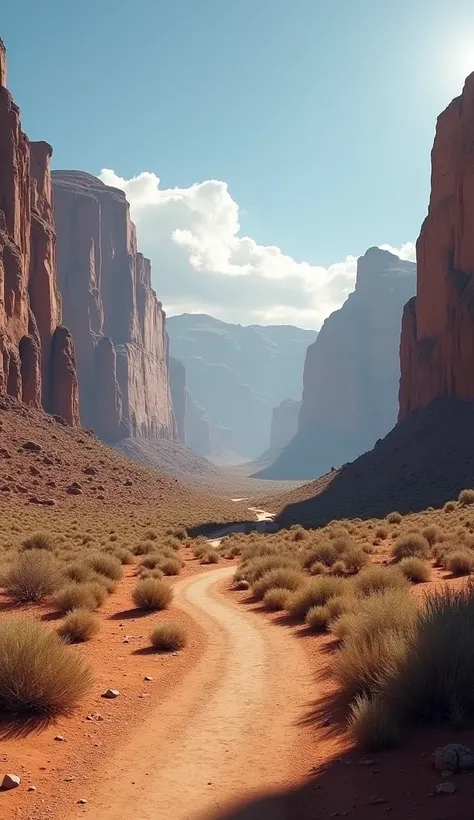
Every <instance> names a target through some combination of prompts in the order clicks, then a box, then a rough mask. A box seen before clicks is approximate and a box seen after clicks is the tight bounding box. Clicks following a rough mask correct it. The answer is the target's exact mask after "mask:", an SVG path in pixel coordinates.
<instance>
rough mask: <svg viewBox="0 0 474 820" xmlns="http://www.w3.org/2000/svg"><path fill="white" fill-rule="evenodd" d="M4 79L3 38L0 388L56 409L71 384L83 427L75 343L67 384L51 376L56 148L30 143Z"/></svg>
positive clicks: (57, 306) (72, 420)
mask: <svg viewBox="0 0 474 820" xmlns="http://www.w3.org/2000/svg"><path fill="white" fill-rule="evenodd" d="M5 82H6V57H5V48H4V46H3V43H1V41H0V391H5V392H7V393H8V394H9V395H11V396H13V397H14V398H16V399H19V400H22V401H24V402H25V403H27V404H30V405H32V406H35V407H39V406H41V405H42V406H43V407H44V409H45V410H47V411H49V412H56V410H55V407H56V406H57V404H58V402H59V403H61V404H63V403H64V401H65V391H66V390H68V389H69V390H70V395H69V396H68V399H67V401H66V404H67V405H68V407H69V411H68V413H67V415H66V416H65V418H66V420H67V421H68V423H69V424H77V423H78V408H77V380H76V378H75V375H74V351H73V347H72V342H70V343H69V345H68V347H67V350H64V351H63V356H69V357H70V358H69V360H68V362H67V369H68V372H69V374H70V376H69V380H68V383H67V385H64V384H59V383H58V382H57V381H55V383H54V384H53V383H52V381H51V374H52V368H53V362H52V343H53V338H54V337H55V333H56V329H57V328H58V327H59V326H60V325H61V300H60V297H59V293H58V290H57V285H56V260H55V239H56V238H55V231H54V222H53V217H52V208H51V175H50V158H51V154H52V148H51V146H50V145H48V143H46V142H31V143H30V142H29V140H28V138H27V137H26V135H25V134H24V133H23V131H22V130H21V123H20V112H19V110H18V107H17V106H16V105H15V103H14V102H13V100H12V97H11V94H10V93H9V91H8V90H7V88H6V87H5ZM57 391H59V393H58V392H57Z"/></svg>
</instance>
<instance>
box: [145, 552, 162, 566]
mask: <svg viewBox="0 0 474 820" xmlns="http://www.w3.org/2000/svg"><path fill="white" fill-rule="evenodd" d="M162 559H163V556H162V555H161V554H160V553H158V552H151V553H149V554H148V555H145V556H144V558H142V560H141V561H140V564H139V570H140V569H141V568H142V567H144V568H145V569H155V567H157V566H158V564H159V563H160V561H161V560H162Z"/></svg>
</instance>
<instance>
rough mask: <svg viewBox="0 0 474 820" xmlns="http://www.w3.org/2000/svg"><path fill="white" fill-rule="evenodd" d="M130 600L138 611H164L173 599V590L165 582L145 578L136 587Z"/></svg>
mask: <svg viewBox="0 0 474 820" xmlns="http://www.w3.org/2000/svg"><path fill="white" fill-rule="evenodd" d="M132 598H133V602H134V604H135V606H137V607H138V608H139V609H149V610H158V609H166V608H167V607H168V606H169V605H170V603H171V600H172V598H173V590H172V588H171V587H170V586H169V584H167V583H166V581H162V580H161V579H159V578H145V579H144V580H142V581H139V582H138V584H137V585H136V587H135V589H134V590H133V593H132Z"/></svg>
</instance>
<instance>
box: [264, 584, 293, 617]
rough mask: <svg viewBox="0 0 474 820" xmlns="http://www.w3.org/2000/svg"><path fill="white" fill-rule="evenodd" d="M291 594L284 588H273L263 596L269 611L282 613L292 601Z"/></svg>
mask: <svg viewBox="0 0 474 820" xmlns="http://www.w3.org/2000/svg"><path fill="white" fill-rule="evenodd" d="M290 596H291V592H290V590H289V589H285V588H284V587H271V588H270V589H268V590H267V591H266V593H265V595H264V596H263V603H264V604H265V606H266V608H267V609H270V610H273V611H275V612H276V611H280V610H282V609H286V608H287V606H288V601H289V599H290Z"/></svg>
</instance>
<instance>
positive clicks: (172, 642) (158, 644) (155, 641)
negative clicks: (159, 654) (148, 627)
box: [150, 621, 187, 652]
mask: <svg viewBox="0 0 474 820" xmlns="http://www.w3.org/2000/svg"><path fill="white" fill-rule="evenodd" d="M186 642H187V636H186V632H185V630H184V629H183V627H182V626H181V625H180V624H175V623H172V622H171V621H165V622H163V623H161V624H158V626H155V628H154V630H153V631H152V633H151V634H150V643H151V645H152V647H153V648H154V649H161V650H164V651H168V652H169V651H172V650H174V651H176V650H178V649H183V647H184V646H186Z"/></svg>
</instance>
